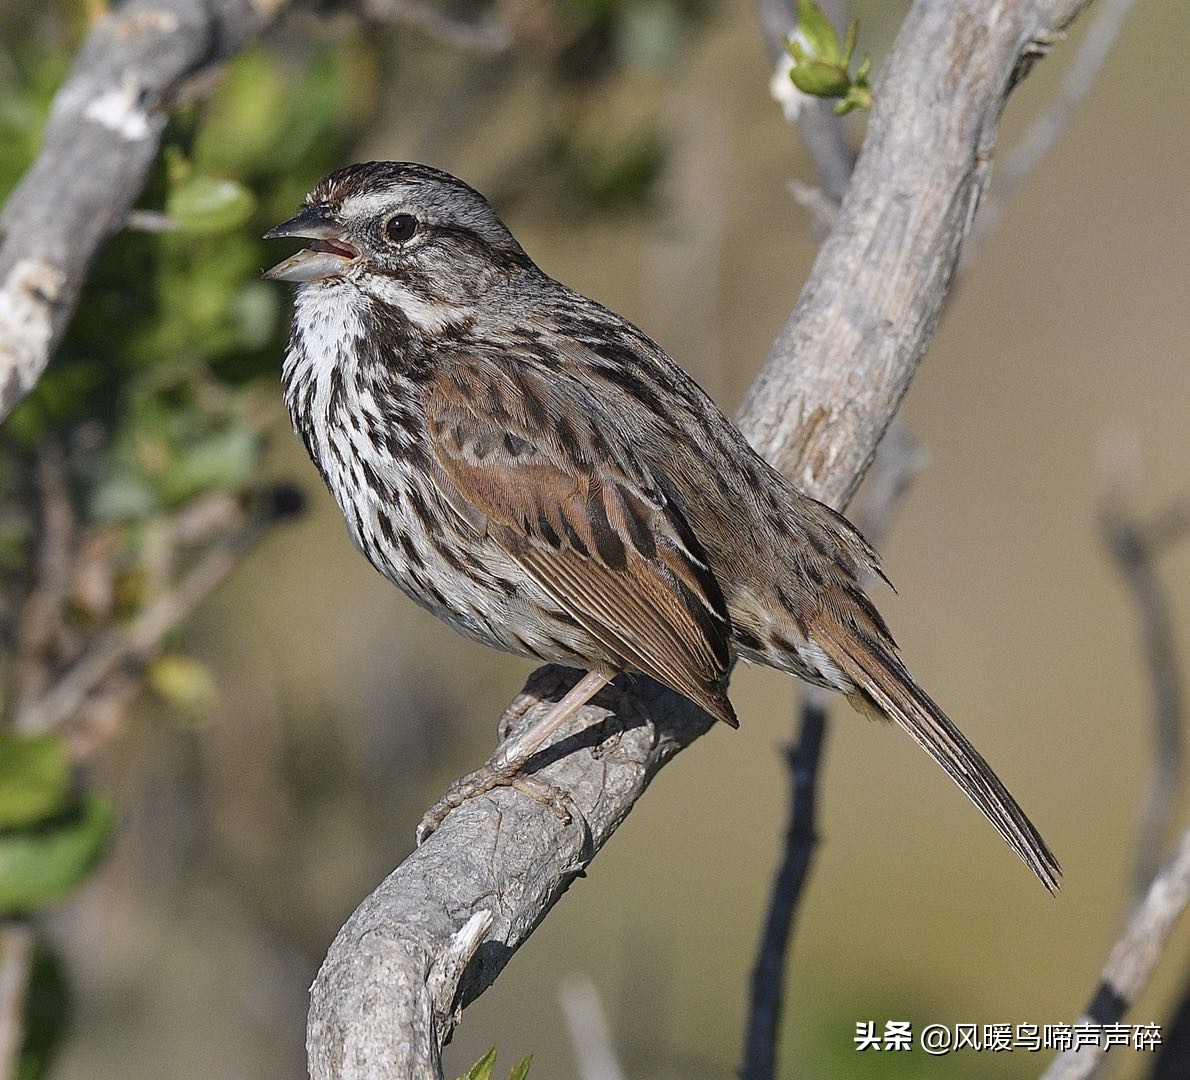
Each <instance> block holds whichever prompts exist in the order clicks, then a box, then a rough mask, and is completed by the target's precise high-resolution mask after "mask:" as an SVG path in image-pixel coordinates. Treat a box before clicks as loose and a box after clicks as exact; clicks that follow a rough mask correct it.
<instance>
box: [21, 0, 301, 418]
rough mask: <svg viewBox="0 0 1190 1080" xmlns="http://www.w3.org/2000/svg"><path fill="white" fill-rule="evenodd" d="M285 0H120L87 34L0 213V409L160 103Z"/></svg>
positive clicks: (137, 173)
mask: <svg viewBox="0 0 1190 1080" xmlns="http://www.w3.org/2000/svg"><path fill="white" fill-rule="evenodd" d="M287 2H288V0H127V2H126V3H122V4H118V5H113V6H112V7H111V8H109V9H108V10H107V11H105V13H104V14H103V15H102V16H101V17H100V18H99V19H98V20H97V21H96V22H95V24H94V26H93V27H92V28H91V31H90V33H89V34H88V35H87V40H86V41H85V42H84V44H83V47H82V49H81V50H80V51H79V55H78V57H77V59H76V60H75V63H74V67H73V68H72V69H71V73H70V76H69V78H68V79H67V80H66V82H65V83H64V84H63V86H62V88H61V89H60V90H59V91H58V93H57V95H56V96H55V97H54V103H53V107H52V109H51V111H50V118H49V123H48V125H47V127H46V132H45V138H44V140H43V141H42V146H41V150H40V152H39V153H38V156H37V160H36V161H35V162H34V163H33V166H32V168H30V169H29V171H28V172H27V173H26V174H25V176H24V177H23V178H22V180H21V182H20V184H19V185H18V186H17V188H16V190H15V191H14V192H13V193H12V197H11V198H10V199H9V200H8V204H7V205H6V206H5V207H4V210H3V212H2V213H0V421H3V420H4V419H5V418H7V416H8V414H9V413H10V412H12V410H13V409H14V408H15V407H16V406H17V405H18V404H19V403H20V402H21V400H22V399H23V398H24V397H25V395H26V394H28V393H29V391H30V390H32V389H33V387H34V385H35V384H36V383H37V380H38V379H39V378H40V377H41V373H42V372H43V371H44V370H45V367H46V365H47V364H48V363H49V359H50V356H51V355H52V353H53V351H54V348H55V346H56V345H57V343H58V341H59V340H60V339H61V337H62V333H63V331H64V330H65V329H66V325H67V323H68V322H69V321H70V317H71V316H72V315H73V314H74V309H75V306H76V304H77V303H78V298H79V293H80V291H81V289H82V285H83V281H84V279H85V278H86V275H87V270H88V268H89V267H90V265H91V262H92V260H93V259H94V258H95V255H96V254H97V252H98V251H99V249H100V247H101V246H102V245H103V243H104V242H105V241H106V240H107V239H108V238H109V237H110V236H111V235H112V234H113V233H115V232H116V231H117V230H119V229H120V228H121V227H122V226H123V224H124V221H125V219H126V217H127V215H128V211H129V209H130V208H131V206H132V204H133V202H134V201H135V200H136V198H137V197H138V196H139V195H140V193H141V190H142V189H143V187H144V185H145V181H146V179H147V178H148V175H149V170H150V168H151V167H152V164H153V161H154V159H155V158H156V156H157V147H158V144H159V143H160V141H161V133H162V131H163V130H164V129H165V123H166V119H167V114H168V110H169V109H170V108H171V107H172V106H173V105H174V104H175V103H176V102H177V101H179V100H180V99H181V98H183V97H184V96H185V95H186V94H187V92H188V91H189V90H191V89H192V88H193V87H194V86H195V82H196V80H197V79H199V78H200V77H201V76H203V75H205V74H207V73H209V72H210V71H211V70H212V69H213V68H215V67H217V66H218V65H219V64H222V63H224V62H225V61H227V60H228V59H229V58H231V57H232V56H234V55H235V54H236V53H237V52H239V51H240V50H241V49H242V48H244V47H245V46H246V45H247V44H249V43H250V42H251V41H252V40H254V39H255V38H256V36H257V35H258V34H259V33H260V31H261V30H262V29H263V28H264V27H265V25H266V24H267V23H268V22H269V21H270V20H271V19H272V18H273V17H274V16H275V15H276V14H277V13H278V12H279V11H280V10H281V9H282V8H283V7H285V5H286V3H287Z"/></svg>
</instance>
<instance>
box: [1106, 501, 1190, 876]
mask: <svg viewBox="0 0 1190 1080" xmlns="http://www.w3.org/2000/svg"><path fill="white" fill-rule="evenodd" d="M1184 509H1185V507H1184V506H1183V505H1182V504H1178V505H1175V506H1174V507H1173V508H1171V510H1170V511H1169V512H1167V513H1166V514H1164V515H1162V517H1161V518H1160V519H1159V520H1158V522H1157V526H1156V528H1154V527H1153V526H1146V525H1144V524H1142V523H1141V522H1138V521H1137V520H1136V519H1135V518H1134V517H1133V516H1131V515H1130V514H1129V513H1128V511H1127V509H1126V506H1125V501H1124V498H1123V495H1122V494H1121V492H1120V491H1119V490H1118V489H1116V490H1113V491H1109V492H1108V494H1107V495H1105V497H1104V499H1103V505H1102V507H1101V509H1100V513H1099V523H1100V529H1101V531H1102V534H1103V540H1104V543H1105V544H1106V545H1107V547H1108V550H1109V551H1110V552H1111V554H1112V557H1113V558H1114V560H1115V563H1116V566H1117V568H1118V570H1119V572H1120V576H1121V577H1122V578H1123V579H1124V583H1125V584H1126V585H1127V586H1128V588H1129V590H1130V591H1131V593H1132V598H1133V600H1134V601H1135V603H1136V607H1137V613H1138V615H1139V620H1140V637H1141V652H1142V654H1143V656H1144V661H1145V666H1146V668H1147V669H1148V674H1149V685H1150V687H1151V692H1150V696H1151V704H1150V706H1149V712H1150V716H1151V725H1150V726H1151V731H1152V735H1153V753H1152V756H1151V761H1152V773H1151V777H1150V780H1149V789H1148V792H1147V794H1146V796H1145V803H1144V810H1143V812H1142V814H1141V828H1140V835H1139V837H1138V839H1137V851H1136V867H1135V870H1134V876H1133V894H1134V898H1138V897H1140V896H1142V895H1143V894H1144V892H1145V890H1146V889H1147V888H1148V887H1149V883H1150V882H1151V881H1152V880H1153V875H1154V874H1155V873H1156V871H1157V867H1158V865H1159V864H1160V859H1161V852H1162V849H1163V848H1164V842H1165V838H1166V836H1167V835H1168V834H1169V829H1170V826H1171V824H1172V823H1173V821H1174V816H1175V815H1176V813H1177V806H1178V797H1179V794H1180V792H1181V784H1182V773H1183V767H1184V760H1185V745H1184V736H1183V733H1182V715H1183V711H1184V702H1183V699H1182V686H1181V679H1180V673H1179V671H1178V655H1177V647H1176V645H1175V634H1174V627H1173V616H1172V614H1171V612H1170V608H1169V600H1168V597H1167V596H1166V593H1165V590H1164V588H1162V585H1161V579H1160V577H1159V576H1158V574H1157V567H1156V557H1157V555H1158V554H1159V552H1160V549H1161V547H1162V546H1163V545H1165V544H1168V543H1170V542H1172V541H1174V540H1176V539H1177V538H1179V537H1180V536H1182V535H1184V534H1185V530H1187V529H1190V514H1185V513H1184V512H1183V511H1184ZM1177 526H1180V529H1179V528H1177Z"/></svg>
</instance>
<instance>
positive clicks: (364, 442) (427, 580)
mask: <svg viewBox="0 0 1190 1080" xmlns="http://www.w3.org/2000/svg"><path fill="white" fill-rule="evenodd" d="M369 302H371V301H369V300H368V299H367V298H366V297H364V296H363V295H362V294H361V293H360V292H359V291H358V290H357V289H356V288H355V287H354V286H352V285H350V284H349V283H346V282H345V283H342V284H329V283H323V284H320V285H316V286H313V287H309V286H307V287H303V288H302V289H300V290H299V291H298V294H297V297H296V300H295V303H294V328H295V332H296V333H295V337H296V338H297V340H296V341H295V342H294V343H293V344H292V345H291V347H290V349H289V352H288V354H287V355H286V359H285V366H284V369H283V383H284V387H285V400H286V404H287V405H288V407H289V412H290V416H291V418H292V420H293V426H294V429H295V431H297V433H298V435H299V436H301V437H302V438H303V439H304V441H305V442H306V445H307V448H308V449H309V451H310V455H311V457H312V458H313V459H314V463H315V464H316V465H317V466H318V468H319V470H320V471H321V473H322V475H323V479H324V480H325V481H326V485H327V487H328V488H329V489H330V492H331V494H332V495H333V496H334V497H335V501H336V502H337V503H338V504H339V509H340V510H341V511H342V513H343V518H344V520H345V522H346V524H347V529H348V532H349V533H350V535H351V538H352V541H353V542H354V544H355V546H356V547H357V548H358V549H359V551H360V552H361V553H362V554H364V555H365V556H367V558H368V559H369V561H370V562H371V563H372V565H373V566H375V567H376V569H377V570H379V571H380V573H382V574H383V575H384V576H385V577H387V578H388V579H389V580H390V581H391V582H392V583H393V584H394V585H396V586H397V587H398V588H399V589H401V591H402V592H404V593H405V594H406V595H407V596H409V597H410V598H411V599H413V600H414V601H416V602H417V603H418V604H420V605H421V606H423V607H425V608H427V609H428V610H430V611H432V612H433V613H434V614H435V615H437V616H438V617H439V618H441V619H443V620H444V621H446V622H447V623H448V624H450V625H451V626H452V627H454V629H456V630H458V631H459V632H460V633H463V634H465V635H467V636H468V637H472V638H476V639H477V640H479V641H482V642H484V643H485V644H487V645H491V646H494V647H496V648H500V649H505V650H507V651H509V652H515V653H520V654H522V655H530V656H539V657H540V656H543V655H544V656H548V657H549V658H551V659H556V660H557V661H558V662H561V663H566V662H567V661H571V662H575V661H576V657H577V656H578V655H581V653H576V657H568V656H564V655H558V649H557V641H556V633H557V626H556V624H555V625H553V626H552V627H550V628H549V629H550V630H552V632H553V634H554V635H555V638H554V640H553V641H552V642H551V643H550V644H548V645H547V643H546V641H545V640H544V638H542V637H540V635H539V634H538V633H535V630H537V627H536V626H535V625H534V624H535V623H537V622H538V620H539V617H540V616H539V615H537V613H536V612H534V611H533V610H532V609H533V608H534V607H536V606H541V607H547V608H551V607H553V606H554V605H553V603H552V602H551V600H550V598H549V597H547V596H546V595H545V594H544V593H541V592H539V591H538V590H537V589H536V588H535V587H533V586H532V585H531V584H529V583H527V582H525V581H524V573H523V571H522V570H521V569H520V568H519V567H517V566H516V564H515V563H513V562H512V560H511V559H510V558H509V557H508V555H507V554H506V553H505V552H504V551H502V550H501V549H499V548H497V547H495V545H493V544H490V543H488V544H486V545H484V550H483V558H482V559H480V560H478V561H477V562H478V565H474V566H471V567H469V570H470V573H469V574H468V575H465V576H464V575H461V574H460V573H459V571H458V570H457V569H456V568H454V567H451V566H450V565H448V564H447V562H446V561H445V560H444V559H443V558H442V556H441V554H440V545H439V544H437V543H435V542H434V540H433V538H431V537H430V536H429V535H428V533H427V531H426V527H425V525H424V524H423V523H422V521H421V520H420V518H419V517H418V516H417V515H416V514H414V513H412V512H410V510H409V508H408V506H407V505H406V506H401V505H400V504H401V502H402V501H403V500H407V498H408V496H407V494H406V493H407V492H408V491H409V489H410V487H411V486H413V485H417V486H418V487H419V488H420V490H421V491H422V492H423V493H426V492H428V490H429V486H428V485H427V484H426V482H425V479H424V478H423V477H418V476H415V475H414V474H413V470H412V468H411V467H410V464H409V462H408V461H406V460H403V459H402V458H401V456H400V453H399V446H400V437H401V436H402V435H403V434H404V433H402V432H399V431H397V432H394V431H391V430H389V429H390V428H391V427H392V425H386V424H385V422H384V421H383V420H382V419H381V417H382V416H383V414H384V410H383V409H381V407H380V405H379V403H378V402H377V401H376V399H375V396H374V393H373V391H372V389H371V388H370V386H371V381H370V380H369V379H367V378H363V379H361V378H360V377H359V376H360V370H359V365H360V355H359V348H358V342H359V340H360V337H361V335H362V334H363V332H364V321H363V319H362V317H361V312H362V310H363V305H364V304H366V303H369ZM416 314H418V315H425V314H427V313H425V312H417V313H416ZM419 321H420V320H419ZM336 382H338V383H339V384H341V386H342V387H343V390H342V391H341V392H342V393H344V394H345V395H346V402H345V404H343V405H341V406H340V407H338V408H332V398H333V396H334V393H335V391H334V387H335V385H336ZM392 435H396V436H397V438H395V439H394V438H386V436H392ZM390 447H395V448H396V451H397V452H396V453H394V452H392V450H391V449H390ZM368 469H370V470H371V472H372V473H373V474H374V475H375V476H376V477H378V478H379V479H380V481H381V482H382V484H383V485H384V487H385V489H386V490H383V491H377V490H376V489H375V487H374V486H373V485H372V484H370V483H368V482H367V481H366V479H365V477H366V473H367V471H368ZM435 502H438V500H436V499H435ZM439 507H440V509H441V512H442V515H443V517H444V518H445V517H446V516H447V515H450V514H453V512H452V511H450V510H448V509H447V508H446V507H445V505H444V504H441V503H439ZM436 508H437V507H436ZM381 515H386V516H387V519H388V521H389V522H390V523H391V525H392V529H391V530H390V531H391V532H393V533H394V535H395V537H396V541H397V542H395V543H390V542H389V541H388V540H387V539H386V536H385V533H384V530H383V529H382V528H381V526H380V519H381ZM450 521H451V523H452V525H454V524H455V522H454V519H453V518H451V519H450ZM402 536H404V538H405V540H404V543H402V542H401V540H402ZM408 549H412V553H410V551H409V550H408ZM509 581H516V582H518V585H519V586H520V588H519V589H518V591H517V594H516V595H514V596H511V597H510V596H509V595H508V593H509V591H510V590H509V589H508V588H507V587H506V586H505V587H501V584H500V583H501V582H504V583H507V582H509ZM446 582H450V583H452V587H448V586H446V585H444V583H446ZM444 601H445V602H444ZM514 627H515V628H516V630H517V634H515V635H514V634H513V633H511V630H512V628H514ZM546 630H547V628H546V627H545V626H542V627H541V634H542V635H544V634H545V632H546ZM575 630H576V633H577V634H578V635H579V636H582V632H581V631H577V628H575ZM577 644H578V643H577V642H576V645H577ZM588 655H589V654H588Z"/></svg>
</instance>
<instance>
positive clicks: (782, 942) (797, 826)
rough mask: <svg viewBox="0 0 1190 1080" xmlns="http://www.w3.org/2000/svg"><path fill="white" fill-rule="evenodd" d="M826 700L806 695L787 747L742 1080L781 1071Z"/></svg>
mask: <svg viewBox="0 0 1190 1080" xmlns="http://www.w3.org/2000/svg"><path fill="white" fill-rule="evenodd" d="M826 735H827V715H826V699H825V696H824V695H823V694H822V693H821V692H820V691H818V690H817V689H816V688H815V687H807V688H806V690H805V692H804V694H803V695H802V707H801V730H800V732H799V734H798V739H797V742H796V743H791V744H790V745H789V746H787V747H786V748H785V760H786V761H787V762H788V763H789V776H790V780H791V782H792V783H791V789H790V798H789V824H788V826H787V828H786V831H785V847H784V850H783V852H782V857H781V865H780V867H779V868H778V870H777V876H776V878H774V880H773V889H772V893H771V894H770V896H769V906H768V913H767V915H766V916H765V920H764V930H763V931H762V932H761V935H760V946H759V947H758V948H757V950H756V961H755V963H754V964H753V967H752V980H751V986H750V994H749V1000H748V1026H747V1032H746V1034H745V1037H744V1065H743V1068H742V1069H741V1070H740V1076H741V1078H742V1080H772V1077H773V1076H775V1075H776V1067H777V1034H778V1032H779V1030H780V1025H781V1010H782V1005H783V1001H784V997H785V993H784V986H785V960H786V957H787V956H788V953H789V935H790V931H791V930H792V929H793V922H794V917H795V915H796V914H797V908H798V904H799V902H800V900H801V896H802V890H803V889H804V888H805V885H806V879H807V877H808V876H809V873H810V866H811V863H812V862H813V859H814V852H815V850H816V848H817V847H818V839H819V835H818V825H817V821H816V817H815V808H816V805H817V796H818V770H819V764H820V762H821V760H822V751H823V748H824V746H825V745H826Z"/></svg>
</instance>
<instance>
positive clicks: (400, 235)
mask: <svg viewBox="0 0 1190 1080" xmlns="http://www.w3.org/2000/svg"><path fill="white" fill-rule="evenodd" d="M417 226H418V221H417V218H415V217H414V216H413V215H412V214H394V215H393V216H392V217H390V218H389V219H388V223H387V224H386V225H385V226H384V234H385V236H387V237H388V238H389V239H390V240H391V241H392V242H393V243H394V244H403V243H405V241H406V240H410V239H412V237H413V234H414V233H415V232H417Z"/></svg>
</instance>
